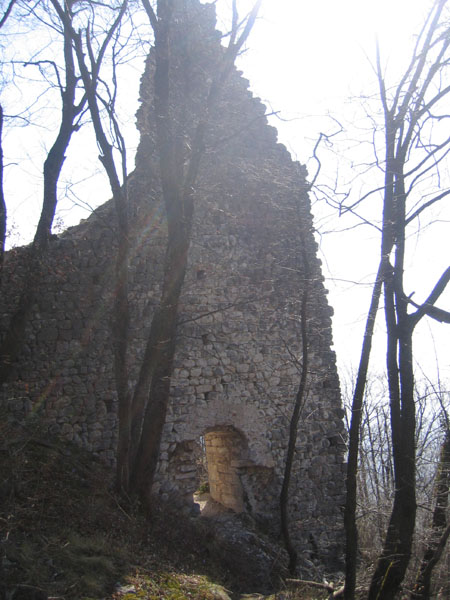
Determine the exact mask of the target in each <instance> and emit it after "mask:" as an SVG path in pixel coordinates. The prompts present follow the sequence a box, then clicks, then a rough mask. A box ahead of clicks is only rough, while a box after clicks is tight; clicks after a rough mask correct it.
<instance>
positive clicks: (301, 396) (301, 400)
mask: <svg viewBox="0 0 450 600" xmlns="http://www.w3.org/2000/svg"><path fill="white" fill-rule="evenodd" d="M300 243H301V245H302V259H303V273H304V287H303V290H302V303H301V308H300V329H301V335H300V339H301V345H302V369H301V374H300V383H299V386H298V390H297V395H296V397H295V402H294V410H293V411H292V416H291V421H290V423H289V440H288V448H287V453H286V462H285V466H284V476H283V484H282V487H281V493H280V517H281V534H282V536H283V539H284V545H285V547H286V551H287V553H288V555H289V566H288V568H289V572H290V573H291V575H293V574H294V573H295V570H296V568H297V552H296V550H295V548H294V546H293V544H292V540H291V536H290V532H289V514H288V502H289V484H290V481H291V473H292V464H293V461H294V454H295V444H296V441H297V432H298V422H299V419H300V415H301V412H302V409H303V407H304V405H305V401H306V381H307V377H308V368H309V365H308V326H307V319H308V297H309V285H310V277H311V275H310V270H309V264H308V255H307V252H306V248H305V240H304V238H303V237H302V239H301V241H300Z"/></svg>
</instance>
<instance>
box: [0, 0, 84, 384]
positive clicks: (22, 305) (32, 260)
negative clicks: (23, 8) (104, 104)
mask: <svg viewBox="0 0 450 600" xmlns="http://www.w3.org/2000/svg"><path fill="white" fill-rule="evenodd" d="M52 4H53V5H54V6H55V8H56V7H58V15H59V17H60V18H61V22H62V24H63V30H64V61H65V62H64V64H65V69H66V81H65V87H64V89H61V96H62V116H61V124H60V128H59V132H58V135H57V137H56V140H55V142H54V144H53V146H52V147H51V149H50V151H49V153H48V155H47V159H46V161H45V163H44V194H43V196H44V197H43V205H42V210H41V216H40V219H39V223H38V227H37V230H36V234H35V237H34V241H33V245H32V246H31V248H29V249H28V251H27V255H26V256H25V259H26V261H27V264H26V276H25V277H24V284H23V289H22V293H21V296H20V299H19V302H18V305H17V308H16V310H15V311H14V313H13V314H12V316H11V320H10V323H9V326H8V330H7V332H6V334H5V337H4V338H3V341H2V344H1V346H0V384H1V383H4V382H6V381H7V380H8V378H9V376H10V370H11V364H12V363H13V362H14V361H15V360H16V358H17V356H18V355H19V352H20V351H21V348H22V346H23V342H24V336H25V329H26V323H27V320H28V317H29V313H30V311H31V308H32V306H33V304H34V303H35V301H36V294H37V290H38V287H39V283H40V281H41V279H42V273H43V269H44V267H45V263H46V252H47V250H48V244H49V240H50V235H51V228H52V224H53V220H54V216H55V210H56V205H57V199H58V192H57V186H58V180H59V177H60V174H61V169H62V166H63V164H64V159H65V153H66V151H67V148H68V146H69V143H70V139H71V137H72V133H73V131H74V119H75V117H76V116H77V115H78V114H79V113H80V112H81V110H82V108H83V105H84V102H82V103H81V104H80V105H78V106H75V90H76V86H77V77H76V75H75V68H74V60H73V49H72V41H71V37H70V28H71V13H70V9H69V8H68V7H66V8H65V9H64V10H63V9H62V8H61V7H60V6H59V4H58V3H57V2H56V0H53V1H52ZM2 171H3V169H2ZM2 196H3V190H2ZM5 210H6V209H5ZM4 216H5V219H6V212H5V213H4Z"/></svg>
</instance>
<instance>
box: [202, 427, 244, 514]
mask: <svg viewBox="0 0 450 600" xmlns="http://www.w3.org/2000/svg"><path fill="white" fill-rule="evenodd" d="M204 440H205V452H206V463H207V469H208V480H209V490H210V495H211V498H212V499H213V500H215V501H216V502H219V503H220V504H222V506H225V507H226V508H229V509H231V510H233V511H234V512H237V513H240V512H243V511H244V510H245V506H244V489H243V487H242V483H241V479H240V476H239V469H240V468H241V467H243V466H246V465H247V464H248V450H247V441H246V439H245V437H244V435H243V434H241V433H240V432H238V431H237V430H236V429H235V428H234V427H231V426H229V427H218V428H214V429H210V430H208V431H207V432H206V433H205V436H204Z"/></svg>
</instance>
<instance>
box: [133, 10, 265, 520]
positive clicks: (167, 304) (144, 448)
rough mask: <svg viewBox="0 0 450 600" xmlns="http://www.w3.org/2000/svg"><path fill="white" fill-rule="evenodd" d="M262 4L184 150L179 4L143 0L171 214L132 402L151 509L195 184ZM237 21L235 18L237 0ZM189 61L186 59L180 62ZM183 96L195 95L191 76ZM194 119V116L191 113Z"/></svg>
mask: <svg viewBox="0 0 450 600" xmlns="http://www.w3.org/2000/svg"><path fill="white" fill-rule="evenodd" d="M261 1H262V0H257V2H255V4H254V6H253V8H252V10H251V12H250V14H249V16H248V17H247V19H246V22H245V26H244V28H243V31H242V33H241V34H240V35H239V36H238V37H236V36H237V33H238V31H237V27H238V20H237V18H233V30H232V33H231V35H230V43H229V46H228V47H227V50H226V51H225V53H224V57H223V63H222V65H221V66H220V68H219V69H218V70H217V72H216V73H215V74H214V77H213V80H212V82H211V85H210V88H209V91H208V94H207V99H206V102H205V106H204V108H203V114H200V115H196V116H197V118H198V122H197V125H196V127H195V128H194V133H193V134H192V136H190V137H191V139H190V140H189V143H188V144H187V143H186V142H187V140H186V139H185V140H183V144H184V148H182V147H181V146H180V138H179V136H177V130H180V131H182V130H183V127H184V126H185V124H184V123H178V122H174V119H173V116H172V114H171V104H170V103H171V100H172V98H171V89H170V85H171V82H170V67H171V64H170V62H171V59H173V58H175V57H173V56H172V57H171V55H170V50H171V38H170V35H171V25H172V10H173V4H174V3H173V0H159V1H158V5H157V6H158V17H157V18H156V15H155V13H154V12H153V9H152V8H151V5H150V4H149V3H148V2H147V1H144V2H143V4H144V8H145V9H146V11H147V14H148V16H149V19H150V22H151V24H152V26H153V27H154V30H155V60H156V68H155V75H154V84H155V86H154V87H155V113H156V131H157V143H158V151H159V159H160V160H159V162H160V172H161V185H162V191H163V199H164V204H165V210H166V217H167V225H168V238H167V248H166V257H165V263H164V280H163V284H162V290H161V300H160V304H159V307H158V309H157V310H156V311H155V314H154V316H153V319H152V323H151V326H150V333H149V338H148V342H147V346H146V349H145V353H144V358H143V362H142V365H141V369H140V373H139V378H138V383H137V386H136V388H135V390H134V394H133V399H132V403H131V413H132V416H131V435H130V444H131V448H130V453H129V456H130V491H131V492H132V493H136V494H137V495H138V496H139V497H140V499H141V501H142V502H143V505H144V507H145V509H146V510H147V512H149V511H150V510H151V488H152V485H153V479H154V475H155V471H156V467H157V464H158V458H159V448H160V442H161V437H162V432H163V427H164V423H165V421H166V413H167V406H168V403H169V394H170V382H171V377H172V369H173V359H174V356H175V350H176V334H177V327H178V303H179V299H180V295H181V291H182V288H183V283H184V278H185V274H186V268H187V261H188V254H189V247H190V243H191V230H192V221H193V214H194V186H195V182H196V179H197V175H198V171H199V167H200V161H201V157H202V155H203V152H204V137H205V134H206V130H207V127H208V124H209V120H210V117H211V110H212V108H213V107H214V106H215V104H216V102H217V100H218V98H219V95H220V92H221V90H222V87H223V84H224V83H225V81H226V79H227V77H228V75H229V74H230V72H231V70H232V68H233V65H234V61H235V59H236V56H237V54H238V52H239V50H240V49H241V47H242V45H243V44H244V42H245V40H246V39H247V37H248V35H249V34H250V31H251V29H252V27H253V25H254V22H255V20H256V16H257V14H258V10H259V7H260V5H261ZM233 9H234V12H233V16H234V17H237V12H236V6H235V3H233ZM180 58H183V59H186V57H180ZM184 76H185V77H186V83H187V89H186V90H185V99H186V101H188V100H189V96H190V94H191V93H192V90H191V89H190V86H189V83H190V82H189V80H188V74H187V73H184ZM186 118H188V119H190V120H192V118H193V116H192V115H186Z"/></svg>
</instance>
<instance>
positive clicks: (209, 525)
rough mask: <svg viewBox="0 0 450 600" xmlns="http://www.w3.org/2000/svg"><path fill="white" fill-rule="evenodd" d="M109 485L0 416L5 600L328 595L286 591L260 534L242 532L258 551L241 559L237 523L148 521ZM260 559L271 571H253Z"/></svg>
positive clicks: (107, 476)
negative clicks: (0, 420) (268, 562)
mask: <svg viewBox="0 0 450 600" xmlns="http://www.w3.org/2000/svg"><path fill="white" fill-rule="evenodd" d="M112 479H113V473H112V472H111V471H110V470H109V469H107V468H106V467H105V466H104V465H103V464H101V463H99V462H98V461H96V460H95V459H94V458H93V457H92V455H90V454H89V453H87V452H85V451H83V450H81V449H80V448H78V447H76V446H74V445H72V444H68V443H67V442H62V441H61V440H58V439H56V438H55V439H52V438H50V437H49V436H48V434H44V432H43V431H41V429H40V427H39V425H38V423H34V424H27V425H26V426H20V425H18V424H11V423H8V422H7V420H6V419H5V418H3V419H2V425H1V426H0V532H1V533H0V582H1V583H0V598H1V599H5V600H20V599H24V600H25V599H30V600H31V599H33V600H41V599H47V598H54V599H56V598H58V599H66V600H69V599H86V600H87V599H90V598H92V599H94V598H95V599H100V598H104V599H115V600H118V599H123V600H133V599H148V600H150V599H151V600H157V599H159V598H165V599H167V600H182V599H184V598H190V599H192V600H227V599H229V598H231V599H235V598H236V599H239V598H262V597H270V598H272V599H274V600H275V599H277V600H281V599H284V600H291V599H294V598H298V599H299V598H324V597H326V594H325V595H323V594H322V595H321V591H320V590H319V591H317V590H315V589H311V590H309V589H305V588H303V589H300V588H298V587H297V589H296V590H295V591H294V590H289V589H287V588H286V585H284V583H283V575H284V571H283V564H281V563H282V562H283V560H278V562H277V556H278V557H280V556H283V553H282V552H281V551H280V549H279V548H278V547H277V546H276V544H272V542H269V541H263V540H262V539H261V538H260V537H259V534H258V537H257V536H256V534H255V533H252V532H251V531H249V530H246V533H245V536H244V538H245V540H246V543H247V545H248V546H253V548H254V552H253V550H252V548H247V549H246V550H245V552H250V554H248V555H247V556H245V555H243V550H242V543H243V542H242V539H241V537H242V536H240V534H239V533H236V532H237V531H238V528H237V525H236V524H235V522H237V521H238V519H236V517H232V518H233V519H234V522H232V521H231V520H230V521H226V520H225V521H222V522H221V523H219V522H217V523H214V522H213V521H212V520H211V519H206V518H200V517H187V516H182V515H180V514H179V513H177V512H175V511H171V510H170V509H169V508H168V507H165V508H163V507H159V508H157V509H156V510H155V514H154V516H153V518H152V520H151V521H150V522H149V521H148V520H146V519H144V517H143V516H142V515H141V514H140V512H139V510H138V507H137V506H134V505H133V504H132V503H131V502H129V501H124V499H123V498H119V497H118V496H117V495H116V494H115V492H114V490H113V487H112V485H111V482H112ZM230 519H231V517H230ZM247 527H249V525H248V524H247ZM221 529H222V533H223V532H224V531H225V532H228V533H230V531H231V533H232V535H231V534H229V535H228V537H227V536H225V537H224V535H223V534H220V533H218V532H220V531H221ZM269 546H270V550H268V547H269ZM262 555H264V557H265V558H266V559H267V557H268V556H269V558H270V560H271V561H272V567H271V569H269V570H270V571H271V572H270V573H267V572H266V571H267V570H268V569H267V568H266V566H265V565H263V570H261V569H259V563H258V561H259V557H260V556H262ZM253 557H254V561H253ZM262 593H264V594H266V596H263V595H262ZM268 594H269V595H268Z"/></svg>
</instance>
